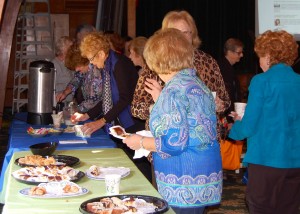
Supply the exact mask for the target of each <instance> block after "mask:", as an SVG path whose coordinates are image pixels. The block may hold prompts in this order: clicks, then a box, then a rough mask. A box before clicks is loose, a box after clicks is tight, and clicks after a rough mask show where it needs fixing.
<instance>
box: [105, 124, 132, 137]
mask: <svg viewBox="0 0 300 214" xmlns="http://www.w3.org/2000/svg"><path fill="white" fill-rule="evenodd" d="M114 129H121V130H122V131H123V134H124V135H127V136H128V135H130V134H129V133H126V131H125V129H124V128H123V127H122V126H112V127H110V128H109V131H110V133H109V134H111V135H112V136H114V137H115V138H118V139H121V140H123V139H125V138H126V137H127V136H122V135H118V134H117V133H116V132H115V131H114Z"/></svg>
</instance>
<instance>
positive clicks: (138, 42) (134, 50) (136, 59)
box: [128, 36, 147, 76]
mask: <svg viewBox="0 0 300 214" xmlns="http://www.w3.org/2000/svg"><path fill="white" fill-rule="evenodd" d="M146 42H147V38H146V37H143V36H139V37H136V38H134V39H133V40H131V41H130V43H129V45H128V50H129V56H128V57H129V58H130V59H131V61H132V62H133V64H134V65H135V66H137V67H139V68H140V69H139V71H138V74H139V76H140V74H141V72H142V69H143V68H144V67H145V66H146V62H145V59H144V57H143V51H144V47H145V44H146Z"/></svg>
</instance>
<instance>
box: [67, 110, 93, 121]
mask: <svg viewBox="0 0 300 214" xmlns="http://www.w3.org/2000/svg"><path fill="white" fill-rule="evenodd" d="M89 118H90V116H89V115H88V114H87V113H84V114H81V113H78V112H75V113H74V114H73V115H72V116H71V122H72V123H76V122H78V121H86V120H88V119H89Z"/></svg>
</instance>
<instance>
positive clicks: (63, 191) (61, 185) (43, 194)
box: [19, 181, 89, 198]
mask: <svg viewBox="0 0 300 214" xmlns="http://www.w3.org/2000/svg"><path fill="white" fill-rule="evenodd" d="M88 192H89V191H88V189H86V188H83V187H80V186H78V185H77V184H75V183H74V182H70V181H61V182H49V183H41V184H39V185H38V186H34V187H27V188H24V189H22V190H20V191H19V193H20V194H21V195H23V196H25V197H31V198H66V197H75V196H80V195H84V194H87V193H88Z"/></svg>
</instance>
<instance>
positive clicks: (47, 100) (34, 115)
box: [27, 60, 55, 125]
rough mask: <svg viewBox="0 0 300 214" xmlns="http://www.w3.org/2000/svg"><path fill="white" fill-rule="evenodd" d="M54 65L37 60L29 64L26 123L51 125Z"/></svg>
mask: <svg viewBox="0 0 300 214" xmlns="http://www.w3.org/2000/svg"><path fill="white" fill-rule="evenodd" d="M54 73H55V70H54V64H53V63H52V62H49V61H44V60H39V61H34V62H31V63H30V66H29V86H28V116H27V123H29V124H33V125H48V124H52V123H53V122H52V117H51V114H52V109H53V99H54V75H55V74H54Z"/></svg>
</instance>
